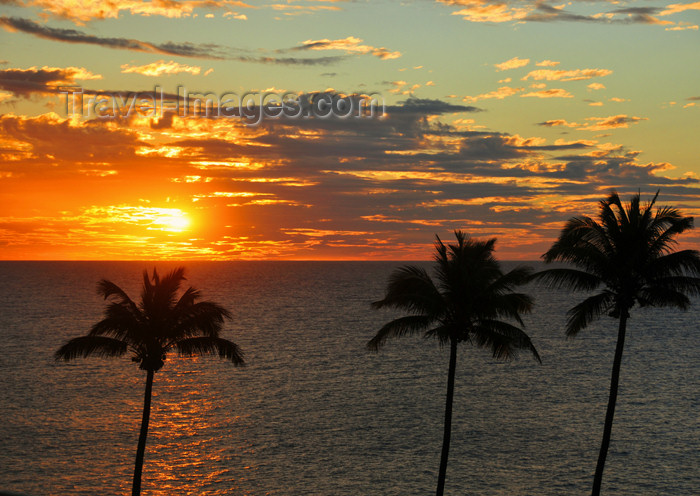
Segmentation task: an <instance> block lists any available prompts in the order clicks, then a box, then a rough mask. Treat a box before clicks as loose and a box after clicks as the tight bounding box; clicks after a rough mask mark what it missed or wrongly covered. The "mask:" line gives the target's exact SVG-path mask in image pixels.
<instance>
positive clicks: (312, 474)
mask: <svg viewBox="0 0 700 496" xmlns="http://www.w3.org/2000/svg"><path fill="white" fill-rule="evenodd" d="M177 265H185V267H186V268H187V277H188V282H189V283H190V284H191V285H193V286H194V287H197V288H199V289H200V290H201V291H202V293H203V295H204V297H205V299H210V300H213V301H216V302H218V303H220V304H222V305H223V306H224V307H226V308H227V309H229V310H230V311H231V312H232V313H233V314H234V319H233V320H232V321H230V322H229V323H228V324H227V326H226V331H225V332H224V333H223V337H225V338H228V339H231V340H233V341H235V342H236V343H237V344H239V345H240V346H241V347H242V349H243V351H244V352H245V356H246V360H247V363H248V365H247V366H246V367H243V368H236V367H233V366H232V365H231V364H230V363H226V362H223V361H220V360H219V359H218V358H214V357H201V358H200V357H197V358H179V357H177V356H170V357H169V358H168V360H167V362H166V365H165V366H164V368H163V369H162V370H161V371H160V372H158V373H157V374H156V376H155V382H154V388H153V407H152V413H151V424H150V430H149V437H148V444H147V447H146V461H145V466H144V473H143V486H142V488H143V494H144V495H153V496H156V495H211V496H215V495H216V496H221V495H231V496H242V495H254V496H262V495H275V496H297V495H299V496H307V495H308V496H311V495H313V496H373V495H377V496H385V495H387V496H388V495H396V496H419V495H421V496H423V495H428V494H431V493H434V491H435V484H436V479H437V470H438V463H439V457H440V447H441V442H442V425H443V414H444V398H445V387H446V382H447V365H448V354H449V353H448V352H449V350H448V349H447V348H441V347H440V346H439V344H438V343H437V342H436V341H430V340H425V339H423V338H422V337H419V336H416V337H406V338H402V339H397V340H394V341H390V342H388V343H387V344H386V346H385V347H384V348H383V349H382V351H380V352H379V353H370V352H368V351H367V350H366V348H365V344H366V342H367V341H368V340H369V339H370V338H371V337H372V336H373V335H374V333H375V332H376V331H377V330H378V329H379V328H380V327H381V325H382V324H383V323H384V322H386V321H388V320H390V319H391V318H393V317H396V316H398V315H399V314H398V313H396V312H393V311H375V310H372V309H371V308H370V302H372V301H374V300H378V299H380V298H381V297H382V296H383V291H384V286H385V284H386V280H387V277H388V275H389V274H390V273H391V271H392V270H393V269H394V268H396V267H398V266H399V265H402V264H401V263H394V262H186V263H184V264H178V263H171V262H168V263H163V262H157V263H155V264H154V263H145V262H0V343H1V345H0V394H1V396H0V397H1V400H0V419H1V421H0V491H3V490H9V491H17V492H22V493H25V494H28V495H32V496H42V495H57V496H58V495H61V496H64V495H86V496H87V495H126V494H130V488H131V477H132V472H133V462H134V455H135V451H136V442H137V439H138V430H139V425H140V421H141V411H142V405H143V393H144V385H145V373H144V372H143V371H141V370H139V369H138V367H137V366H136V365H135V364H134V363H132V362H131V361H130V360H129V358H127V357H125V358H118V359H101V358H89V359H78V360H76V361H73V362H70V363H62V362H55V361H54V359H53V353H54V352H55V351H56V349H58V347H59V346H60V345H61V344H63V343H64V342H65V341H66V340H68V339H70V338H72V337H76V336H80V335H83V334H85V333H87V331H88V329H89V328H90V326H91V325H92V324H93V323H95V322H96V321H98V320H99V319H100V318H101V315H102V310H103V308H104V302H103V301H102V300H101V298H100V297H99V296H98V295H97V294H96V289H95V288H96V284H97V281H98V280H100V279H102V278H107V279H110V280H112V281H114V282H115V283H117V284H118V285H120V286H121V287H122V288H124V289H126V290H127V292H128V293H129V294H130V295H131V296H132V297H133V298H134V299H136V298H137V297H138V296H139V287H140V281H141V272H142V270H143V269H144V268H149V269H152V268H153V267H154V266H156V267H158V269H159V271H160V272H164V271H166V270H168V269H170V268H172V267H175V266H177ZM426 265H428V266H429V265H430V264H429V263H428V264H426ZM510 265H512V264H506V266H507V267H508V266H510ZM534 265H535V266H537V264H534ZM527 292H529V293H531V294H532V295H533V296H534V297H535V298H536V308H535V310H534V312H533V314H531V315H529V316H527V317H526V331H527V332H528V334H529V335H530V336H531V338H532V340H533V342H534V344H535V346H536V347H537V349H538V351H539V353H540V355H541V356H542V360H543V363H542V365H539V364H538V363H537V362H536V361H535V360H533V359H532V357H531V356H528V355H527V354H525V353H522V354H521V356H519V357H518V359H517V360H514V361H511V362H505V363H504V362H499V361H495V360H493V359H492V358H491V357H490V355H489V353H488V352H487V351H486V350H480V349H474V348H469V347H466V346H463V347H462V348H461V349H460V351H459V355H458V362H457V378H456V389H455V398H454V417H453V425H452V444H451V449H450V458H449V464H448V470H447V482H446V494H449V495H454V496H457V495H459V496H464V495H474V496H496V495H498V496H518V495H536V496H562V495H585V494H589V493H590V487H591V483H592V479H593V472H594V469H595V463H596V459H597V453H598V448H599V444H600V439H601V435H602V428H603V420H604V417H605V406H606V403H607V396H608V387H609V381H610V369H611V366H612V360H613V352H614V346H615V339H616V334H617V325H616V321H615V320H614V319H612V318H608V317H604V318H602V319H601V320H600V321H598V322H596V323H595V324H593V325H591V326H590V328H588V329H586V330H584V331H582V332H581V334H580V335H579V336H578V337H577V338H575V339H566V337H565V336H564V326H565V322H566V310H568V309H569V308H570V307H571V306H572V305H573V304H575V303H576V302H577V301H578V300H579V299H580V298H581V295H571V294H568V293H561V292H557V291H552V290H547V289H543V288H540V287H529V288H527ZM699 316H700V305H698V304H695V305H694V306H693V307H692V309H691V310H690V311H688V312H678V311H676V310H667V309H639V308H635V309H634V310H633V313H632V318H631V319H630V321H629V327H628V337H627V341H626V346H625V354H624V357H623V363H622V373H621V382H620V392H619V397H618V402H617V411H616V417H615V424H614V426H613V436H612V443H611V447H610V451H609V455H608V461H607V465H606V470H605V475H604V481H603V492H604V494H606V496H613V495H620V496H622V495H635V496H644V495H649V496H658V495H673V496H681V495H692V494H698V492H697V491H698V488H699V487H700V469H699V468H698V467H700V389H699V387H698V386H699V383H700V344H699V340H698V336H699V334H698V332H699V331H700V323H699V322H700V318H699Z"/></svg>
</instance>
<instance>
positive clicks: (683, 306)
mask: <svg viewBox="0 0 700 496" xmlns="http://www.w3.org/2000/svg"><path fill="white" fill-rule="evenodd" d="M695 290H696V293H695V294H700V291H698V287H696V288H695ZM637 301H638V302H639V305H640V306H642V307H675V308H678V309H680V310H687V309H688V307H690V299H689V298H688V296H687V295H686V294H685V292H684V291H679V290H676V289H671V288H670V287H661V286H655V287H650V288H644V289H642V290H640V291H639V294H638V295H637Z"/></svg>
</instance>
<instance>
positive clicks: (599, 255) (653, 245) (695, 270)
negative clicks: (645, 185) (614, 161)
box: [534, 191, 700, 496]
mask: <svg viewBox="0 0 700 496" xmlns="http://www.w3.org/2000/svg"><path fill="white" fill-rule="evenodd" d="M658 196H659V192H658V191H657V192H656V195H654V197H653V198H652V200H651V201H650V202H649V203H647V204H646V205H644V206H643V205H641V200H640V194H636V195H634V196H633V197H632V198H631V200H630V202H629V204H628V205H627V207H626V208H625V207H624V206H623V205H622V203H621V201H620V197H619V196H618V194H617V193H616V192H614V191H613V192H612V194H611V195H610V196H609V197H608V198H607V199H605V200H602V201H601V202H600V214H599V217H598V220H597V221H596V220H594V219H591V218H590V217H574V218H572V219H570V220H569V221H568V222H567V224H566V225H565V227H564V229H563V230H562V232H561V234H560V235H559V239H558V240H557V241H556V242H555V243H554V244H553V245H552V247H551V248H550V249H549V251H548V252H547V253H545V254H544V255H543V257H542V258H543V259H544V261H545V262H547V263H550V262H555V261H558V262H566V263H569V264H572V265H574V266H575V267H576V269H573V268H556V269H549V270H545V271H542V272H539V273H537V274H535V275H534V277H535V278H536V279H539V280H541V281H544V282H545V283H546V284H548V285H549V286H551V287H554V288H566V289H570V290H574V291H576V290H583V291H595V290H598V289H599V288H601V290H600V291H599V292H597V293H596V294H593V295H592V296H589V297H588V298H586V299H585V300H583V301H582V302H581V303H579V304H578V305H576V306H575V307H573V308H572V309H571V310H569V312H568V321H567V325H566V334H567V336H575V335H576V334H578V332H579V331H580V330H582V329H584V328H585V327H586V326H587V325H588V324H589V323H590V322H592V321H593V320H595V319H596V318H598V317H600V316H601V315H603V314H608V315H610V316H611V317H614V318H616V319H618V320H619V327H618V332H617V345H616V347H615V358H614V361H613V368H612V377H611V380H610V396H609V399H608V408H607V413H606V415H605V427H604V429H603V441H602V443H601V446H600V452H599V455H598V464H597V466H596V471H595V477H594V479H593V491H592V495H593V496H597V495H599V494H600V487H601V482H602V480H603V469H604V467H605V459H606V457H607V453H608V447H609V445H610V434H611V432H612V424H613V417H614V415H615V403H616V400H617V389H618V383H619V379H620V363H621V362H622V351H623V347H624V343H625V332H626V329H627V320H628V319H629V318H630V313H629V312H630V309H631V308H632V307H633V306H634V305H635V304H639V306H640V307H645V306H655V307H676V308H680V309H682V310H685V309H686V308H687V307H688V306H689V305H690V300H689V299H688V296H687V295H697V294H700V279H699V278H698V277H697V276H699V275H700V253H699V252H697V251H695V250H682V251H675V252H674V251H673V246H674V245H675V244H676V240H675V239H674V238H675V237H676V236H677V235H679V234H681V233H683V232H684V231H686V230H688V229H691V228H692V227H693V218H692V217H683V216H682V215H681V214H680V213H679V212H678V210H677V209H675V208H671V207H660V208H657V209H656V211H655V212H654V211H653V207H654V204H655V203H656V198H657V197H658Z"/></svg>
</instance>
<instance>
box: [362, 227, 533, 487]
mask: <svg viewBox="0 0 700 496" xmlns="http://www.w3.org/2000/svg"><path fill="white" fill-rule="evenodd" d="M455 236H456V237H457V244H454V245H452V244H451V245H449V246H445V245H444V244H443V242H442V241H441V240H440V237H439V236H436V238H437V241H436V242H435V250H436V253H435V262H436V263H435V271H434V272H435V277H436V279H437V282H434V281H433V279H431V277H430V276H429V275H428V273H427V272H426V271H425V270H424V269H423V268H421V267H417V266H412V265H407V266H404V267H401V268H399V269H397V270H396V271H394V273H393V274H392V275H391V276H390V278H389V283H388V285H387V290H386V295H385V296H384V299H383V300H380V301H377V302H375V303H373V304H372V306H373V307H374V308H383V307H389V308H397V309H401V310H406V311H408V312H409V314H410V315H407V316H405V317H400V318H397V319H395V320H392V321H391V322H389V323H387V324H385V325H384V326H383V327H382V328H381V329H380V330H379V331H378V332H377V334H376V335H375V336H374V337H373V338H372V339H371V340H370V341H369V342H368V343H367V347H368V348H369V349H370V350H372V351H377V350H379V348H381V347H382V345H383V344H384V342H385V341H386V340H387V339H388V338H393V337H400V336H404V335H408V334H415V333H418V332H424V335H425V337H431V338H436V339H438V340H439V342H440V343H441V344H449V346H450V362H449V370H448V376H447V396H446V400H445V424H444V430H443V440H442V453H441V455H440V469H439V475H438V484H437V491H436V493H435V494H436V495H437V496H442V494H443V492H444V488H445V475H446V473H447V456H448V454H449V450H450V434H451V431H452V400H453V397H454V383H455V369H456V365H457V345H458V344H459V343H460V342H467V343H471V344H474V345H476V346H480V347H485V348H489V349H490V350H491V352H492V354H493V357H494V358H499V359H501V358H502V359H509V358H512V357H514V356H515V354H516V353H517V351H518V349H522V348H525V349H528V350H530V351H531V352H532V354H533V355H534V356H535V358H536V359H537V360H538V361H540V363H541V360H540V357H539V355H538V354H537V350H536V349H535V347H534V346H533V344H532V342H531V341H530V338H529V337H528V335H527V334H525V332H524V331H522V330H521V329H520V328H518V327H516V326H515V325H512V324H509V323H507V322H504V321H503V320H501V319H502V318H506V319H512V320H515V321H516V322H517V323H518V324H520V325H521V326H522V325H523V321H522V319H521V317H520V314H521V313H525V312H529V311H530V310H531V308H532V299H531V298H530V297H529V296H527V295H525V294H522V293H514V292H513V289H514V288H515V287H517V286H519V285H521V284H524V283H525V282H527V280H528V279H529V277H530V275H531V274H530V269H529V268H527V267H518V268H516V269H513V270H511V271H510V272H508V273H505V274H504V273H503V271H502V270H501V267H500V264H499V263H498V261H497V260H496V259H495V258H494V256H493V250H494V245H495V242H496V240H495V239H489V240H488V241H479V240H473V239H470V238H469V237H468V236H467V235H466V234H464V233H463V232H461V231H455Z"/></svg>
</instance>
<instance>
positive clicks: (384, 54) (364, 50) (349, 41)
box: [296, 36, 401, 60]
mask: <svg viewBox="0 0 700 496" xmlns="http://www.w3.org/2000/svg"><path fill="white" fill-rule="evenodd" d="M361 43H362V40H361V39H360V38H356V37H354V36H348V37H347V38H343V39H339V40H329V39H327V38H324V39H322V40H306V41H304V42H303V43H302V45H301V46H299V47H296V49H297V50H342V51H344V52H345V53H358V54H371V55H374V56H375V57H379V58H380V59H382V60H388V59H397V58H399V57H401V52H395V51H391V50H389V49H387V48H384V47H379V48H377V47H373V46H370V45H362V44H361Z"/></svg>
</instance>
